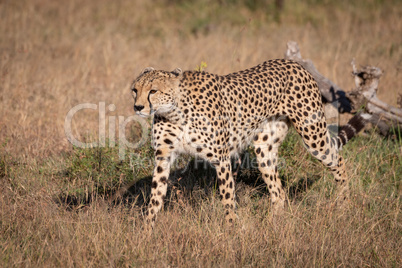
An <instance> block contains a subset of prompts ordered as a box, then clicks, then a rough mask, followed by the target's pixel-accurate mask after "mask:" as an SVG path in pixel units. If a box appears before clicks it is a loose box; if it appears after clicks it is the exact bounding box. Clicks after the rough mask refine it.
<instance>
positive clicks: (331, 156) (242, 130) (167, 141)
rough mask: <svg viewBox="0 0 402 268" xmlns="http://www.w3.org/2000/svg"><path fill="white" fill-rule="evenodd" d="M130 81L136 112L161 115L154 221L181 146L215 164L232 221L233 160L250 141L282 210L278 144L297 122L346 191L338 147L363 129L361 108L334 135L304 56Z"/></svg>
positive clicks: (156, 122) (343, 193)
mask: <svg viewBox="0 0 402 268" xmlns="http://www.w3.org/2000/svg"><path fill="white" fill-rule="evenodd" d="M131 89H132V94H133V97H134V111H135V112H136V114H137V115H140V116H143V117H147V116H150V115H154V119H153V127H152V144H153V147H154V149H155V169H154V173H153V179H152V190H151V201H150V204H149V207H148V212H147V221H148V223H150V224H151V225H152V226H153V224H154V221H155V218H156V215H157V213H158V211H159V210H160V209H161V207H162V204H163V200H164V198H165V195H166V191H167V181H168V178H169V172H170V167H171V164H172V162H173V161H174V159H175V157H176V156H177V155H178V154H181V153H188V154H192V155H195V156H197V157H201V158H203V159H206V160H207V161H209V162H210V163H211V164H212V165H213V166H214V167H215V168H216V173H217V177H218V185H219V193H220V197H221V199H222V203H223V206H224V208H225V215H226V220H227V221H228V222H233V220H234V218H235V217H236V214H235V212H234V209H235V181H234V179H233V176H232V166H231V161H230V160H231V157H233V156H236V155H237V154H238V153H239V152H241V150H242V149H244V148H245V147H246V146H248V145H249V144H250V143H251V142H252V143H253V144H254V150H255V154H256V157H257V160H258V168H259V170H260V172H261V173H262V178H263V179H264V181H265V182H266V184H267V185H268V190H269V193H270V196H271V202H272V206H273V211H279V210H281V209H282V208H283V207H284V202H285V191H284V190H283V188H282V185H281V181H280V179H279V176H278V170H277V164H278V148H279V146H280V144H281V143H282V141H283V140H284V138H285V136H286V134H287V132H288V127H289V125H290V124H292V125H293V126H294V127H295V129H296V131H297V133H298V134H299V135H300V136H301V137H302V140H303V142H304V145H305V147H306V148H307V150H308V151H309V152H310V153H311V154H312V155H313V156H314V157H315V158H317V159H318V160H319V161H320V162H321V163H322V164H323V165H325V166H326V167H328V168H329V169H330V170H331V171H332V173H333V175H334V177H335V181H336V182H337V183H338V184H339V186H340V193H339V196H340V198H342V199H344V198H346V197H347V192H348V177H347V175H346V172H345V164H344V161H343V159H342V156H340V155H339V154H338V152H339V150H340V149H341V146H342V145H344V144H345V143H346V142H347V141H348V140H349V139H351V138H352V137H353V136H354V135H355V134H356V133H357V132H358V131H360V130H361V129H362V127H363V126H364V124H363V118H362V117H360V116H358V115H356V116H355V117H353V118H352V119H351V121H349V123H348V124H347V125H345V126H344V127H343V128H342V129H341V131H340V132H339V134H338V136H337V137H331V136H330V134H329V131H328V130H327V124H326V121H325V116H324V112H323V105H322V101H321V94H320V91H319V89H318V87H317V83H316V82H315V80H314V78H313V77H312V76H311V75H310V73H308V72H307V71H306V70H305V69H304V68H303V67H302V66H301V65H299V64H298V63H296V62H293V61H289V60H269V61H266V62H264V63H262V64H260V65H257V66H255V67H253V68H250V69H247V70H243V71H240V72H236V73H231V74H228V75H216V74H212V73H207V72H198V71H185V72H182V70H181V69H179V68H178V69H175V70H173V71H171V72H168V71H161V70H155V69H153V68H152V67H148V68H146V69H145V70H143V71H142V73H141V74H140V75H139V76H138V77H137V78H136V79H135V80H134V82H133V84H132V86H131Z"/></svg>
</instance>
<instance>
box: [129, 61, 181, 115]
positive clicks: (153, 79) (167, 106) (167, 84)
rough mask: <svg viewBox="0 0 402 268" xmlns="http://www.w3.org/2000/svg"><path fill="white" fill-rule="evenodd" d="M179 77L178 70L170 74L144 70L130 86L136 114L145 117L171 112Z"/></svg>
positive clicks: (149, 69) (179, 70)
mask: <svg viewBox="0 0 402 268" xmlns="http://www.w3.org/2000/svg"><path fill="white" fill-rule="evenodd" d="M181 75H182V70H181V69H179V68H176V69H175V70H173V71H172V72H167V71H158V70H155V69H154V68H152V67H148V68H145V69H144V70H143V71H142V72H141V74H140V75H139V76H138V77H137V78H136V79H135V80H134V82H133V84H132V86H131V91H132V94H133V98H134V111H135V112H136V114H138V115H140V116H142V117H147V116H149V115H151V114H154V113H156V114H165V113H168V112H170V111H172V110H173V109H174V107H175V95H176V94H175V92H176V90H177V89H178V86H179V82H180V78H181Z"/></svg>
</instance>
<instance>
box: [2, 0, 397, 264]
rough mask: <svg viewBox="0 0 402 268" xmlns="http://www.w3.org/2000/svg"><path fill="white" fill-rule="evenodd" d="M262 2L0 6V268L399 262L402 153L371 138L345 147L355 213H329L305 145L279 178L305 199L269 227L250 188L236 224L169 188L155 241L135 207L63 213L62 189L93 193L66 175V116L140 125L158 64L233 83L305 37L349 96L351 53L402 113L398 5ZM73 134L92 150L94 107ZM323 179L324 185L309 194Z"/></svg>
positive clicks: (307, 51)
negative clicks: (76, 110)
mask: <svg viewBox="0 0 402 268" xmlns="http://www.w3.org/2000/svg"><path fill="white" fill-rule="evenodd" d="M253 2H255V1H240V0H239V1H208V0H205V1H198V2H189V3H186V2H185V1H163V0H158V1H141V0H140V1H124V0H118V1H77V0H71V1H50V0H37V1H28V0H21V1H7V0H3V1H0V53H1V55H0V57H1V60H0V79H1V83H0V91H1V95H0V104H1V105H0V194H1V197H0V265H1V266H9V267H10V266H40V267H42V266H156V265H162V266H205V267H209V266H303V267H306V266H319V267H321V266H351V267H356V266H381V267H384V266H387V267H399V266H400V265H401V263H402V262H401V256H402V250H401V245H400V240H401V230H402V229H401V216H400V205H401V201H400V194H401V185H400V182H401V180H400V179H401V177H402V170H401V167H402V163H401V157H400V156H401V154H402V151H401V147H400V146H401V145H400V143H398V142H394V141H382V140H381V138H379V137H377V136H375V135H374V134H373V135H372V136H369V137H366V138H361V139H359V140H357V141H356V143H354V144H353V143H352V145H350V146H349V148H350V149H345V150H346V152H345V154H347V158H348V159H349V162H348V167H349V169H350V172H349V173H350V176H351V177H352V183H351V188H352V194H353V195H352V202H351V205H350V207H349V208H347V209H344V210H338V209H336V208H334V207H332V206H331V204H332V201H333V200H332V199H331V198H332V195H331V192H332V191H333V185H332V184H331V181H332V177H331V176H330V175H328V173H327V172H326V171H323V170H322V168H321V167H320V166H319V165H318V164H317V163H315V162H312V161H311V159H309V157H308V156H307V154H305V152H304V151H303V149H302V146H301V145H300V144H297V143H296V144H293V143H292V146H298V147H296V148H295V149H294V150H292V148H293V147H290V148H289V149H286V148H285V149H284V153H285V154H286V155H287V157H288V158H287V166H286V169H285V170H282V171H281V172H282V173H281V175H282V177H283V178H284V179H285V180H288V181H287V187H288V190H291V189H293V188H291V187H292V186H294V185H295V184H296V185H298V184H300V185H301V186H299V188H300V187H301V188H302V189H303V190H302V191H301V192H296V193H294V194H292V196H291V199H290V202H291V203H290V205H289V210H287V212H286V213H285V215H283V216H282V217H279V218H272V217H271V216H270V215H271V213H270V208H269V200H268V194H267V193H266V191H264V190H263V189H262V188H263V187H262V186H260V187H257V188H256V187H254V186H255V185H254V184H253V183H249V184H247V183H244V182H240V183H239V185H238V187H237V193H238V202H239V209H238V215H239V221H238V223H237V225H236V226H235V227H234V228H233V229H230V228H228V227H227V226H226V225H225V224H223V222H222V218H223V217H222V211H221V207H220V205H219V201H218V200H217V198H216V196H215V195H214V184H213V182H212V183H210V184H208V185H207V186H205V188H206V189H207V190H203V187H204V186H202V187H201V186H197V187H198V188H197V187H190V188H191V189H192V191H189V192H188V191H185V189H184V188H186V187H187V184H184V185H183V184H180V183H178V184H175V185H173V186H175V187H178V189H180V191H179V192H178V191H176V190H177V189H176V190H173V191H172V194H171V200H170V202H169V205H168V206H167V207H166V209H165V211H164V212H163V213H161V215H160V216H159V218H158V224H157V225H156V228H155V230H154V232H153V233H152V234H148V233H146V232H143V229H142V223H143V222H142V217H141V215H142V209H141V207H140V206H138V205H136V203H135V202H132V203H128V204H124V205H122V204H115V205H111V204H110V203H108V202H107V201H108V200H105V199H107V196H106V195H104V196H95V197H94V198H93V199H92V200H91V201H92V202H90V203H88V204H82V205H77V206H75V207H73V208H72V209H71V208H70V207H66V206H64V205H60V202H59V201H60V200H59V199H58V198H59V197H60V193H61V192H62V191H64V189H65V187H67V190H66V191H67V192H68V191H73V192H74V191H75V192H74V193H77V190H76V189H77V185H78V184H80V185H81V184H83V185H86V184H85V181H84V179H83V178H80V177H77V178H72V177H71V176H70V175H68V174H66V170H68V168H69V166H68V165H69V163H70V162H69V159H71V157H72V156H71V154H72V153H71V148H72V146H71V144H70V143H69V142H68V141H67V139H66V136H65V133H64V120H65V116H66V114H67V112H68V111H69V110H70V109H71V108H72V107H74V106H75V105H78V104H81V103H86V102H89V103H95V104H98V103H99V102H105V103H106V105H109V104H115V105H116V110H115V111H114V112H108V113H107V116H112V115H115V116H118V115H120V116H129V115H131V114H132V113H133V111H132V105H133V103H132V100H131V97H130V92H129V84H130V82H131V80H132V79H133V78H134V77H135V76H136V75H137V74H138V73H139V72H140V71H141V70H142V69H143V68H144V67H147V66H154V67H156V68H160V69H168V70H169V69H174V68H176V67H181V68H182V69H194V68H195V67H196V66H197V65H199V64H200V62H201V61H205V62H206V63H207V64H208V67H207V71H210V72H215V73H221V74H223V73H228V72H232V71H237V70H240V69H244V68H247V67H250V66H253V65H255V64H258V63H261V62H262V61H264V60H266V59H270V58H280V57H283V54H284V52H285V48H286V42H287V41H289V40H295V41H297V42H298V43H299V45H300V47H301V52H302V55H303V56H304V57H305V58H310V59H312V60H313V61H314V63H315V65H316V66H317V68H318V69H319V70H320V72H322V73H323V74H324V75H325V76H327V77H329V78H330V79H332V80H333V81H334V82H336V83H337V84H338V85H340V86H341V87H342V88H344V89H345V90H348V89H351V88H353V86H354V84H353V80H352V77H351V76H350V72H351V67H350V61H351V60H352V58H356V60H357V62H358V63H359V64H371V65H375V66H378V67H380V68H381V69H383V70H384V71H385V74H384V76H383V77H382V79H381V82H380V89H379V92H378V95H379V97H380V98H381V99H382V100H384V101H386V102H388V103H390V104H392V105H396V99H397V96H398V93H401V88H402V87H401V85H402V82H401V81H402V79H401V63H402V61H401V59H402V35H401V32H402V20H401V17H402V5H401V3H400V2H399V1H372V0H370V1H355V2H353V3H349V2H347V1H313V0H310V1H293V0H288V1H285V6H284V9H283V10H282V11H281V12H280V13H275V11H273V10H271V8H272V7H273V4H272V3H271V1H265V2H262V3H265V5H264V4H263V5H262V6H256V7H257V8H253ZM219 3H220V4H219ZM250 5H251V6H250ZM265 6H268V7H269V8H265ZM278 14H279V17H278ZM73 123H74V124H73V132H74V134H75V135H76V136H77V137H81V138H87V139H95V138H93V137H96V135H97V131H98V114H97V111H85V112H82V113H80V114H77V115H76V117H74V122H73ZM134 172H135V171H134ZM117 175H118V174H117ZM134 176H135V174H134ZM290 178H294V180H295V181H292V180H293V179H292V180H291V179H290ZM311 178H313V179H314V178H322V179H321V180H320V181H319V182H316V183H315V184H312V185H310V184H308V183H307V182H308V181H309V180H310V179H311ZM85 179H86V180H88V179H92V178H91V177H89V178H85ZM137 179H140V178H137ZM207 179H209V178H207ZM125 180H126V181H130V180H131V178H125ZM144 184H145V186H146V183H144ZM307 184H308V187H306V185H307ZM66 185H67V186H66ZM303 185H304V186H303ZM68 187H69V188H68ZM88 187H89V186H88ZM296 188H297V187H296ZM144 189H145V190H143V191H141V190H140V189H137V192H136V193H137V195H138V196H140V195H142V194H143V195H146V187H145V188H144ZM181 192H184V193H185V194H184V195H183V196H180V195H179V194H178V193H181ZM290 192H291V191H290ZM83 193H84V194H90V193H91V189H88V188H86V189H84V191H83ZM141 198H143V197H141ZM144 198H145V199H146V196H145V197H144Z"/></svg>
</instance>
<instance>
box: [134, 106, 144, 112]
mask: <svg viewBox="0 0 402 268" xmlns="http://www.w3.org/2000/svg"><path fill="white" fill-rule="evenodd" d="M142 109H144V106H143V105H134V111H136V112H139V111H141V110H142Z"/></svg>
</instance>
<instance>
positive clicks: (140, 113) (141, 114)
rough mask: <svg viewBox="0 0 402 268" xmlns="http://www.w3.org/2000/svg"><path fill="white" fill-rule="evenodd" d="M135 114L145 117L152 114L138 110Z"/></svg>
mask: <svg viewBox="0 0 402 268" xmlns="http://www.w3.org/2000/svg"><path fill="white" fill-rule="evenodd" d="M135 114H136V115H138V116H140V117H143V118H146V117H148V116H150V114H146V113H143V112H138V111H137V112H135Z"/></svg>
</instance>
